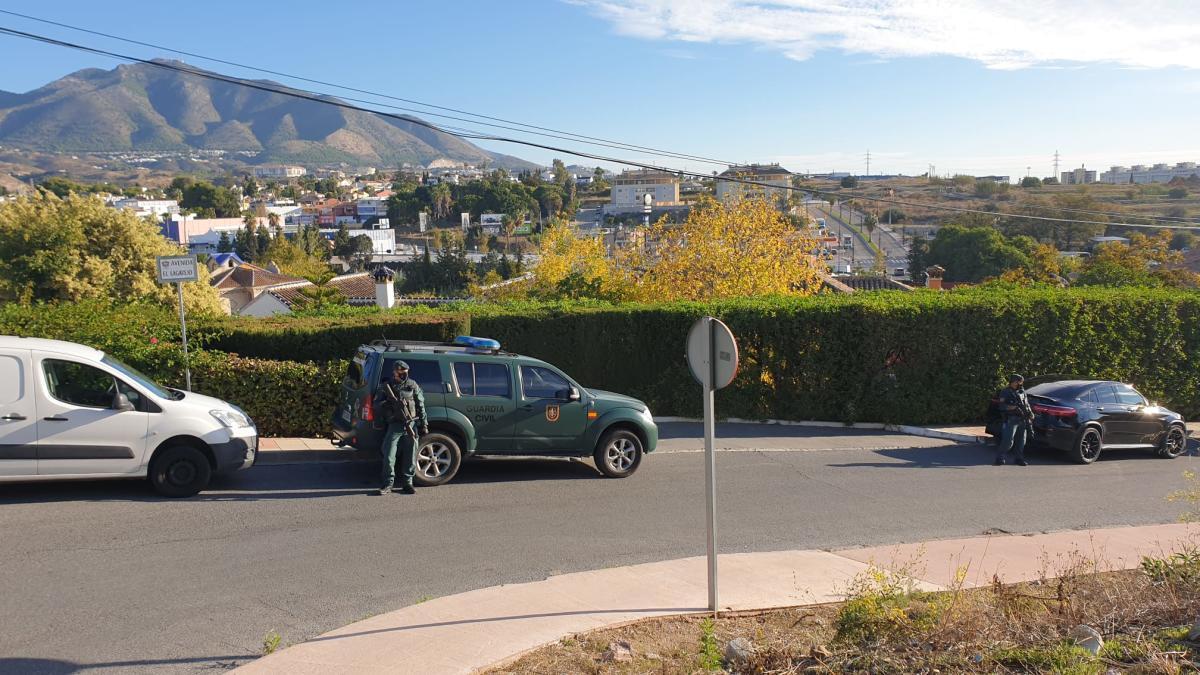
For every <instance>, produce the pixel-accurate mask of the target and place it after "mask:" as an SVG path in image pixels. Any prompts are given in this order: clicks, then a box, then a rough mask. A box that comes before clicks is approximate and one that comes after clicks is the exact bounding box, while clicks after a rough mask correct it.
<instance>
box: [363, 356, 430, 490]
mask: <svg viewBox="0 0 1200 675" xmlns="http://www.w3.org/2000/svg"><path fill="white" fill-rule="evenodd" d="M375 405H376V409H377V410H380V411H382V412H383V418H384V420H386V421H387V425H388V426H387V434H386V435H385V436H384V437H383V447H382V448H381V449H382V454H383V486H382V487H380V488H379V494H381V495H386V494H388V493H390V492H391V491H392V485H393V484H394V483H395V481H396V448H397V446H399V449H400V470H401V472H402V478H403V479H404V483H403V484H402V485H401V488H400V491H401V492H403V493H404V494H406V495H411V494H414V493H416V489H415V488H414V487H413V474H414V473H416V453H417V440H418V439H419V438H420V437H421V436H422V435H424V434H427V433H429V417H428V416H427V415H426V414H425V394H424V393H422V391H421V385H419V384H417V383H416V382H414V381H413V380H411V379H409V377H408V364H407V363H405V362H403V361H396V364H395V366H394V367H393V369H392V378H391V380H390V381H389V380H387V379H384V380H383V382H381V383H380V385H379V390H378V391H377V392H376V393H375Z"/></svg>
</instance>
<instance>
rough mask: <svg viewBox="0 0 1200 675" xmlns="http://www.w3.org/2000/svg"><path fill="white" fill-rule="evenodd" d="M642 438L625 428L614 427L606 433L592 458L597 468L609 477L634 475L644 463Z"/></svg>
mask: <svg viewBox="0 0 1200 675" xmlns="http://www.w3.org/2000/svg"><path fill="white" fill-rule="evenodd" d="M642 454H643V453H642V439H640V438H638V436H637V434H635V433H633V432H632V431H626V430H625V429H613V430H612V431H609V432H607V433H605V434H604V436H603V437H602V438H601V439H600V443H599V444H598V445H597V446H596V452H595V453H594V454H593V455H592V458H593V459H595V460H596V468H597V469H599V470H600V473H602V474H604V475H605V476H608V477H609V478H625V477H626V476H632V475H633V472H634V471H637V468H638V467H639V466H641V464H642Z"/></svg>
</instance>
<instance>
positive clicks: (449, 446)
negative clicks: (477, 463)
mask: <svg viewBox="0 0 1200 675" xmlns="http://www.w3.org/2000/svg"><path fill="white" fill-rule="evenodd" d="M415 460H416V461H415V464H416V465H417V466H416V469H417V470H416V472H415V473H414V475H413V483H415V484H417V485H419V486H421V487H433V486H435V485H442V484H443V483H448V482H450V479H451V478H454V475H455V474H456V473H458V467H459V466H461V465H462V448H460V447H459V445H458V441H457V440H455V439H454V437H453V436H450V435H449V434H444V433H442V432H440V431H434V432H431V433H428V434H425V435H424V436H422V437H421V440H420V444H419V445H418V446H417V456H416V458H415Z"/></svg>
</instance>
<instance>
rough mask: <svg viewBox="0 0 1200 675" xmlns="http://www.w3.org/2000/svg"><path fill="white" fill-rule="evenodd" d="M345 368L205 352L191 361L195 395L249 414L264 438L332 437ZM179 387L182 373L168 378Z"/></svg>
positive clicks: (339, 365)
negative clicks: (237, 408)
mask: <svg viewBox="0 0 1200 675" xmlns="http://www.w3.org/2000/svg"><path fill="white" fill-rule="evenodd" d="M343 372H344V365H343V364H342V363H340V362H330V363H326V364H314V363H298V362H294V361H273V360H269V359H251V358H245V357H241V356H236V355H231V354H224V353H221V352H202V353H199V354H196V355H195V358H193V359H192V390H193V391H196V392H198V393H201V394H207V395H208V396H215V397H217V398H219V399H222V400H225V401H229V402H230V403H233V404H235V405H237V406H239V407H241V408H242V409H243V410H245V411H246V413H247V414H249V415H250V418H251V419H253V420H254V423H255V424H256V425H257V426H258V432H259V434H261V435H263V436H304V437H317V436H325V435H327V434H328V433H329V420H330V419H331V417H332V416H333V409H334V407H335V406H336V405H337V403H338V401H339V400H340V392H341V381H342V374H343ZM164 379H167V380H169V381H170V382H171V383H172V384H173V385H175V386H179V385H180V382H179V380H180V373H179V372H175V373H172V374H171V376H170V377H168V378H164Z"/></svg>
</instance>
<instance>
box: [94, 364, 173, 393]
mask: <svg viewBox="0 0 1200 675" xmlns="http://www.w3.org/2000/svg"><path fill="white" fill-rule="evenodd" d="M100 362H101V363H103V364H105V365H107V366H109V367H110V368H112V369H114V370H116V371H118V372H120V373H121V374H122V375H124V376H125V377H127V378H129V379H131V380H133V381H134V382H136V383H138V384H139V385H141V386H142V387H145V388H146V389H147V390H149V391H150V393H151V394H154V395H155V396H157V397H159V398H165V399H167V400H168V401H173V400H175V399H177V398H183V395H182V394H179V395H176V394H172V393H171V392H169V391H167V390H165V389H163V388H162V387H160V386H158V385H157V384H155V382H154V380H151V379H150V378H148V377H146V376H145V375H143V374H141V373H140V372H138V370H137V369H136V368H134V367H133V366H127V365H125V364H124V363H121V362H120V361H118V360H116V359H114V358H113V357H111V356H109V355H108V354H105V355H104V358H102V359H100Z"/></svg>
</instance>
